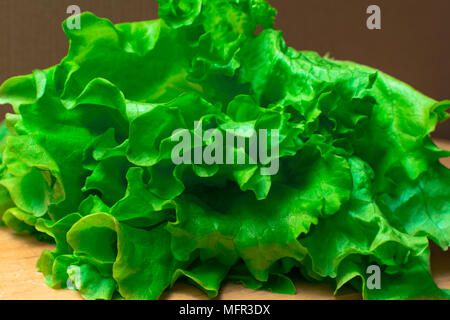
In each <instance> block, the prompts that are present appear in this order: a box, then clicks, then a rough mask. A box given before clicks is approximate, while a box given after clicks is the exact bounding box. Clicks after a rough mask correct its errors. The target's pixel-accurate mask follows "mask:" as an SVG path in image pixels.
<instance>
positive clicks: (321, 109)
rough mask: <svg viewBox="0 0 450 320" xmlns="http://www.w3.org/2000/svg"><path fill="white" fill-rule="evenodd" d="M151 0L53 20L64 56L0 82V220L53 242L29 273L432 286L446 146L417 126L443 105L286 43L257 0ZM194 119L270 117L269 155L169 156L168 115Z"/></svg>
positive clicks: (444, 210) (426, 294) (423, 294)
mask: <svg viewBox="0 0 450 320" xmlns="http://www.w3.org/2000/svg"><path fill="white" fill-rule="evenodd" d="M158 2H159V16H160V18H161V19H158V20H153V21H142V22H134V23H122V24H117V25H114V24H112V23H111V22H110V21H109V20H107V19H103V18H98V17H96V16H95V15H93V14H92V13H89V12H85V13H82V14H81V15H80V16H78V18H79V19H80V21H79V22H80V27H81V28H79V29H77V28H73V20H67V21H66V22H64V24H63V28H64V32H65V33H66V35H67V38H68V40H69V42H70V49H69V52H68V54H67V56H66V57H65V58H64V59H63V60H62V61H61V62H60V63H59V64H58V65H56V66H53V67H50V68H48V69H46V70H36V71H34V72H33V73H32V74H30V75H24V76H17V77H13V78H11V79H9V80H7V81H6V82H5V83H3V85H2V86H1V87H0V103H1V104H10V105H12V107H13V109H14V113H9V114H7V116H6V121H5V123H6V124H5V125H6V128H5V127H4V128H3V129H2V137H3V138H2V141H3V142H2V147H1V150H2V152H1V161H2V162H1V168H0V193H1V195H0V202H1V209H0V218H1V221H2V224H4V225H6V226H7V227H9V228H11V229H13V230H15V231H17V232H23V233H31V234H34V235H36V237H37V238H38V239H41V240H47V241H54V242H55V243H56V248H55V250H54V251H44V252H43V253H42V256H41V257H40V258H39V260H38V262H37V268H38V270H39V271H40V272H42V273H43V275H44V278H45V282H46V283H47V284H48V285H49V286H50V287H52V288H67V287H69V288H71V289H76V290H78V291H79V292H80V293H81V295H82V296H83V297H84V298H86V299H112V298H120V297H122V298H125V299H157V298H159V297H160V296H161V294H162V293H163V292H164V291H165V290H166V289H167V288H170V287H171V286H172V285H173V284H174V283H175V282H176V281H177V280H178V279H184V281H188V282H190V283H192V284H193V285H195V286H197V287H199V288H201V289H202V290H204V291H205V292H206V293H207V294H208V296H209V297H215V296H217V295H218V293H219V291H220V286H221V284H223V283H226V282H233V283H240V284H243V285H245V286H247V287H249V288H252V289H264V290H270V291H273V292H278V293H285V294H293V293H294V292H295V286H294V282H293V280H292V279H295V277H296V276H298V275H301V277H302V278H306V279H307V280H309V281H312V282H327V283H330V284H331V286H332V287H333V288H334V289H335V290H336V292H338V290H339V289H340V288H342V287H343V286H344V285H345V286H352V287H354V288H356V289H357V290H358V291H360V292H361V293H362V296H363V298H365V299H417V298H429V299H448V298H449V297H450V291H449V290H445V289H441V288H439V287H438V286H437V285H436V284H435V282H434V281H433V278H432V276H431V273H430V249H429V245H430V243H429V242H434V243H435V244H437V245H438V246H439V247H440V248H442V249H443V250H447V249H448V246H449V244H450V170H449V169H447V168H445V167H444V166H442V165H441V164H440V163H439V159H440V158H442V157H446V156H449V154H450V152H447V151H444V150H440V149H439V148H438V147H437V146H436V145H435V144H434V143H433V142H432V140H431V139H430V133H431V132H433V130H434V129H435V127H436V125H437V124H438V123H439V122H442V121H444V120H445V119H447V118H448V113H447V112H446V109H448V108H449V107H450V102H449V101H443V102H437V101H435V100H433V99H431V98H428V97H426V96H424V95H422V94H421V93H419V92H417V91H415V90H414V89H412V88H411V87H410V86H408V85H406V84H404V83H402V82H400V81H398V80H396V79H394V78H392V77H390V76H388V75H386V74H384V73H382V72H380V71H378V70H375V69H372V68H369V67H366V66H361V65H358V64H356V63H353V62H343V61H335V60H333V59H331V58H327V57H321V56H319V55H318V54H317V53H315V52H309V51H305V52H302V51H300V52H299V51H296V50H294V49H293V48H290V47H288V46H287V45H286V44H285V42H284V41H283V37H282V33H281V32H280V31H278V30H276V29H274V28H273V22H274V18H275V15H276V11H275V10H274V9H273V8H272V7H271V6H270V5H269V4H268V3H266V2H265V1H263V0H160V1H158ZM70 19H73V17H72V18H70ZM50 49H51V48H49V50H50ZM194 121H199V123H201V124H202V125H203V128H214V129H216V130H220V131H224V130H226V129H227V128H235V129H239V130H237V131H236V132H238V135H243V136H246V132H247V131H248V130H252V129H278V130H279V132H280V139H279V155H278V158H279V159H278V160H279V167H280V168H279V172H278V173H277V174H276V175H273V176H269V175H262V174H261V173H260V172H261V171H260V170H259V169H260V167H261V166H263V165H261V164H256V165H255V164H240V165H238V164H235V165H227V164H224V165H219V164H211V165H206V164H198V165H197V164H180V165H175V164H174V163H173V162H172V161H171V150H172V148H173V147H174V142H173V139H172V138H173V137H172V135H173V132H174V130H176V129H180V128H185V129H187V130H189V131H191V132H193V131H194V130H195V128H194ZM210 142H211V141H204V143H205V145H207V144H208V143H210ZM234 152H235V153H239V152H244V153H245V152H246V150H242V148H241V149H238V148H236V149H235V150H234ZM372 265H377V266H379V267H380V270H381V288H375V289H369V288H368V285H367V280H368V277H370V275H371V274H370V273H368V268H369V267H370V266H372ZM369 269H370V268H369Z"/></svg>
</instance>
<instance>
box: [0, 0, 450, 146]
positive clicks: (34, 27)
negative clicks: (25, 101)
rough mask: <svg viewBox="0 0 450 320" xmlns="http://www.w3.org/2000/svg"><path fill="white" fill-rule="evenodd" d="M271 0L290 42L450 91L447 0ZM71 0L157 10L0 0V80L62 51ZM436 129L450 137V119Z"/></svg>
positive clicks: (123, 15)
mask: <svg viewBox="0 0 450 320" xmlns="http://www.w3.org/2000/svg"><path fill="white" fill-rule="evenodd" d="M269 2H271V3H272V4H273V5H274V6H275V7H276V8H277V9H278V13H279V14H278V18H277V27H278V28H280V29H282V30H283V31H284V33H285V37H286V41H287V43H288V44H289V45H290V46H293V47H295V48H296V49H299V50H315V51H318V52H319V53H321V54H325V53H327V52H329V53H330V55H331V56H332V57H334V58H337V59H345V60H353V61H356V62H359V63H363V64H367V65H370V66H372V67H376V68H378V69H381V70H383V71H384V72H386V73H389V74H391V75H393V76H395V77H397V78H399V79H401V80H403V81H405V82H407V83H409V84H411V85H412V86H413V87H415V88H417V89H419V90H420V91H422V92H424V93H425V94H427V95H429V96H431V97H433V98H435V99H438V100H441V99H450V84H449V79H450V25H449V23H448V17H449V16H450V0H370V1H368V0H271V1H269ZM71 4H77V5H79V6H80V7H81V10H82V11H92V12H94V13H95V14H97V15H98V16H103V17H107V18H109V19H111V20H112V21H113V22H116V23H117V22H125V21H137V20H148V19H153V18H156V17H157V4H156V0H70V1H67V0H0V30H1V34H0V48H1V49H0V82H3V81H4V80H6V79H7V78H8V77H10V76H13V75H18V74H26V73H29V72H31V71H32V70H33V69H36V68H46V67H49V66H51V65H54V64H56V63H58V62H59V60H60V59H61V58H63V57H64V56H65V54H66V52H67V42H66V40H65V36H64V34H63V32H62V29H61V22H62V21H63V20H64V19H65V18H66V17H67V16H68V15H67V14H66V8H67V7H68V6H69V5H71ZM371 4H377V5H379V6H380V7H381V12H382V29H381V30H368V29H367V28H366V19H367V17H368V15H367V14H366V8H367V7H368V6H369V5H371ZM2 110H5V109H4V108H3V109H2ZM436 136H439V137H442V138H447V139H450V121H448V122H447V123H446V124H444V125H441V126H440V127H439V128H438V131H437V132H436Z"/></svg>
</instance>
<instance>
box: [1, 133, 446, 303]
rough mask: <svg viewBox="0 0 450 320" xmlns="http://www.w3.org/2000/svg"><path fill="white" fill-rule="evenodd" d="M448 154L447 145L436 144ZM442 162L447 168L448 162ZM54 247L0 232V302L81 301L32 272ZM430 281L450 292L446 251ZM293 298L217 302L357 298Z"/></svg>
mask: <svg viewBox="0 0 450 320" xmlns="http://www.w3.org/2000/svg"><path fill="white" fill-rule="evenodd" d="M437 144H438V145H439V146H440V147H441V148H443V149H446V150H450V142H445V141H437ZM442 162H443V163H444V164H445V165H446V166H447V167H450V158H446V159H443V160H442ZM53 248H54V246H53V245H49V244H46V243H41V242H38V241H36V240H35V239H34V238H33V237H31V236H23V235H17V234H15V233H13V232H12V231H11V230H9V229H6V228H0V299H44V300H48V299H57V300H65V299H81V297H80V295H79V294H78V292H76V291H70V290H54V289H50V288H49V287H47V286H46V285H45V284H44V280H43V277H42V274H41V273H39V272H37V271H36V267H35V265H36V261H37V259H38V258H39V256H40V255H41V253H42V251H43V250H45V249H47V250H53ZM431 268H432V274H433V278H434V279H435V281H436V283H437V284H438V285H439V287H441V288H446V289H450V251H447V252H443V251H441V250H440V249H439V248H438V247H436V246H433V247H432V250H431ZM296 287H297V294H296V295H280V294H274V293H270V292H266V291H254V290H250V289H247V288H244V287H243V286H240V285H233V284H226V285H225V286H224V287H223V289H222V290H221V293H220V295H219V297H218V298H219V299H229V300H238V299H239V300H248V299H255V300H259V299H263V300H264V299H266V300H278V299H280V300H290V299H299V300H316V299H360V298H361V296H360V294H358V293H356V292H354V291H352V290H351V289H344V290H343V291H342V292H340V293H339V294H338V295H337V296H334V295H333V291H332V288H331V287H330V286H329V285H327V284H311V283H307V282H304V281H300V282H297V283H296ZM163 298H164V299H180V300H184V299H207V296H206V295H205V294H204V293H202V292H201V291H200V290H199V289H197V288H195V287H192V286H188V285H186V284H183V283H179V284H176V285H175V287H174V288H173V289H172V290H170V292H168V293H167V294H165V295H164V296H163Z"/></svg>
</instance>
